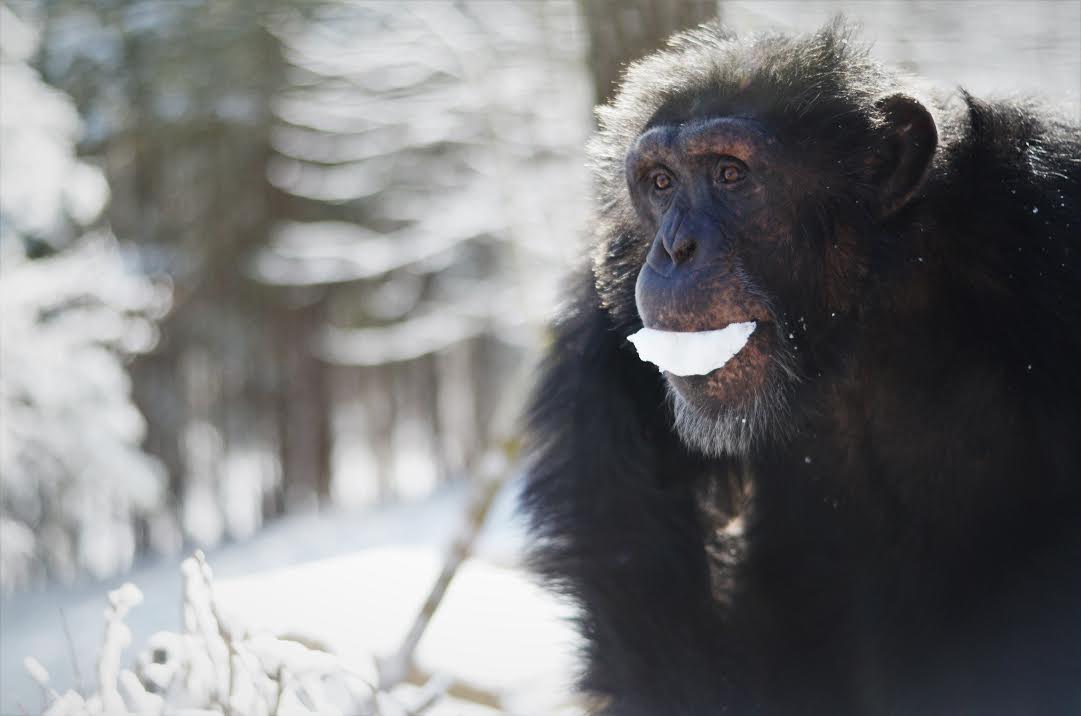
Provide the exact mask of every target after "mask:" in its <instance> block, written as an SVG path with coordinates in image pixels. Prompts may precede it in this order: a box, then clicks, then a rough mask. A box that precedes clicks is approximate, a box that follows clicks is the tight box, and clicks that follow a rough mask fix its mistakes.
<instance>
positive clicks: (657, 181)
mask: <svg viewBox="0 0 1081 716" xmlns="http://www.w3.org/2000/svg"><path fill="white" fill-rule="evenodd" d="M670 186H672V176H671V175H670V174H668V173H667V172H657V173H656V174H654V175H653V188H654V189H656V190H657V191H664V190H665V189H667V188H669V187H670Z"/></svg>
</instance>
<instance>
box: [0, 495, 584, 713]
mask: <svg viewBox="0 0 1081 716" xmlns="http://www.w3.org/2000/svg"><path fill="white" fill-rule="evenodd" d="M465 499H466V492H465V490H464V489H462V488H461V487H460V486H457V487H448V488H446V489H444V490H442V491H440V492H439V493H438V494H436V495H435V496H433V497H432V498H430V499H428V500H424V501H421V502H416V503H411V504H406V505H400V506H395V507H391V508H388V509H383V510H377V511H376V510H373V511H369V512H362V513H355V512H353V513H349V512H340V513H330V514H327V513H323V514H319V515H315V514H312V515H306V516H298V517H294V518H288V519H285V520H282V521H281V522H278V523H276V524H274V525H272V526H270V527H269V528H267V529H266V530H263V531H262V532H260V533H259V534H258V535H257V536H255V537H254V538H252V539H251V540H248V541H245V542H243V543H238V544H232V545H228V546H225V547H222V548H220V549H218V550H215V551H213V552H211V553H210V554H209V555H208V558H207V559H208V561H209V563H210V564H211V566H212V567H213V568H214V573H215V578H216V584H215V590H216V592H215V593H216V598H217V602H218V605H219V608H220V611H221V613H222V615H223V616H224V617H225V618H226V619H227V621H228V622H229V623H230V625H231V626H232V627H233V628H243V629H246V630H250V631H253V632H260V631H264V630H265V631H266V632H268V633H273V634H276V635H288V636H289V637H291V638H301V639H303V640H305V641H306V642H310V643H314V644H319V645H322V646H325V647H327V648H328V649H330V650H331V651H333V652H334V653H336V654H337V655H339V656H341V657H342V659H343V660H344V661H347V662H353V663H361V662H363V661H364V660H365V659H366V658H368V657H370V656H371V655H373V654H374V655H376V656H387V655H389V654H390V653H392V652H393V650H394V649H395V648H396V647H397V646H398V645H399V644H400V642H401V640H402V638H403V637H404V634H405V632H406V631H407V630H408V628H409V626H410V624H411V623H412V620H413V618H414V616H415V615H416V613H417V610H418V609H419V607H420V605H421V603H422V601H423V600H424V598H425V596H426V595H427V592H428V589H429V588H430V586H431V584H432V583H433V582H434V580H435V577H436V575H437V574H438V572H439V569H440V566H441V564H442V555H443V554H444V552H445V549H446V547H447V545H448V544H449V543H450V541H451V539H452V538H453V536H454V535H455V534H456V533H457V530H458V529H459V527H460V523H461V519H462V509H461V508H462V506H463V505H464V501H465ZM522 536H523V535H522V529H521V524H520V523H519V522H518V520H517V519H516V518H515V516H514V515H513V488H511V487H508V488H507V489H504V491H503V493H502V494H501V495H500V497H499V498H498V500H497V502H496V505H495V507H494V509H493V513H492V514H491V516H490V520H489V523H488V525H487V526H486V527H485V529H484V532H483V533H482V537H481V540H480V542H479V545H478V549H477V556H476V557H475V558H474V559H472V560H470V561H468V562H467V563H466V564H465V565H463V567H462V568H461V570H460V571H459V573H458V575H457V577H456V578H455V580H454V582H453V583H452V584H451V587H450V589H449V591H448V593H447V595H446V597H445V599H444V601H443V603H442V604H441V606H440V608H439V611H438V612H437V613H436V616H435V618H434V619H433V621H432V623H431V625H430V626H429V629H428V632H427V633H426V634H425V636H424V638H423V640H422V641H421V643H420V647H419V649H418V654H417V661H418V664H419V666H420V667H421V668H422V669H423V670H425V671H428V672H434V673H442V674H447V675H450V676H453V677H454V678H456V679H459V680H461V681H462V682H465V683H468V684H470V685H475V686H481V687H483V688H485V689H487V690H491V691H497V692H501V693H505V694H508V696H509V699H508V701H507V704H508V705H509V706H512V707H513V712H514V713H516V714H543V713H551V712H552V711H553V709H554V708H555V707H556V705H558V704H560V703H563V702H565V701H566V699H567V694H568V693H569V688H568V685H569V682H570V679H571V678H572V674H573V669H574V654H575V649H576V644H575V637H574V635H573V631H572V629H571V626H570V622H569V620H570V618H571V616H572V610H571V609H570V608H569V606H568V605H566V604H564V603H561V602H559V601H557V600H556V599H554V598H553V597H551V596H550V595H548V594H547V593H545V592H544V591H543V590H541V589H540V588H539V587H537V586H536V585H535V584H534V583H532V581H531V580H530V578H529V577H528V576H527V575H525V574H524V573H523V572H522V571H521V570H520V569H519V568H518V567H517V566H516V561H517V557H518V554H519V552H520V547H521V545H522ZM180 561H181V558H180V557H179V556H178V557H177V558H175V559H167V560H161V561H158V562H155V563H153V564H147V565H144V566H142V567H141V568H139V569H137V570H136V571H135V572H134V573H132V574H130V575H128V576H127V577H125V578H124V579H123V580H120V579H117V580H114V581H112V582H108V583H95V584H83V585H80V586H78V587H75V588H63V587H54V588H52V589H50V590H47V591H41V592H34V593H25V594H21V595H17V596H16V597H14V598H10V599H8V600H7V601H5V602H4V603H3V604H2V608H0V634H2V635H3V639H2V640H0V713H3V714H8V713H12V714H19V713H23V712H25V713H31V714H32V713H36V712H38V711H39V710H40V704H41V692H40V689H39V688H38V686H37V684H36V683H35V682H34V681H33V680H32V679H31V678H30V677H29V675H27V673H26V671H25V669H24V667H23V658H24V657H25V656H29V655H32V656H34V657H36V658H37V659H38V660H39V661H40V662H41V663H42V664H43V665H44V667H45V668H46V669H47V670H48V671H49V673H50V675H51V684H52V685H53V686H54V687H55V688H57V689H58V690H61V691H62V690H63V689H66V688H72V687H77V686H78V685H79V682H80V681H81V682H82V684H83V685H84V686H86V685H90V684H92V682H93V681H94V673H95V662H96V659H97V650H98V649H99V648H100V645H101V641H102V639H101V637H102V633H103V630H104V619H103V616H102V615H103V610H104V608H105V606H106V599H105V594H106V591H107V590H109V589H113V588H116V587H117V586H118V585H119V583H120V582H121V581H130V582H133V583H135V584H136V585H138V586H139V588H140V589H141V590H142V592H143V594H144V600H143V602H142V604H141V605H139V606H137V607H135V608H134V609H133V610H132V611H131V613H130V615H129V616H128V617H127V619H126V622H127V623H128V625H129V626H130V627H131V629H132V632H133V640H132V647H131V648H130V649H129V650H128V651H127V652H126V653H125V662H128V661H130V660H131V659H133V658H134V656H135V654H136V653H137V652H138V650H139V648H140V647H141V646H142V645H143V644H145V642H146V639H147V637H149V636H150V635H151V634H152V633H154V632H157V631H160V630H170V631H178V630H179V629H180V627H181V613H180V612H181V590H182V580H181V576H180V568H179V563H180ZM65 622H66V624H67V628H68V630H69V631H70V634H71V641H70V644H69V642H68V639H67V638H66V637H65V626H64V625H65ZM72 649H74V662H75V664H77V669H76V668H75V666H74V664H73V655H72Z"/></svg>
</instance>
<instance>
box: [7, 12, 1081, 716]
mask: <svg viewBox="0 0 1081 716" xmlns="http://www.w3.org/2000/svg"><path fill="white" fill-rule="evenodd" d="M839 11H843V12H845V13H846V14H847V15H848V16H849V17H851V18H852V19H855V20H857V21H859V22H860V23H862V25H863V26H864V36H865V38H866V39H867V40H869V41H871V42H872V43H873V54H874V55H875V56H876V57H878V58H879V59H881V60H883V61H885V62H888V63H891V64H894V65H895V66H899V67H901V68H902V69H904V70H906V71H910V72H914V73H918V74H921V75H923V76H926V77H928V78H930V79H932V80H934V81H935V82H936V83H938V84H940V85H941V86H943V87H944V88H945V89H946V90H947V91H951V90H956V88H958V87H964V88H966V89H968V90H969V91H971V92H973V93H974V94H976V95H977V96H1005V95H1036V96H1041V97H1044V98H1045V99H1046V100H1047V101H1048V102H1049V103H1051V104H1055V105H1058V106H1059V107H1061V108H1063V109H1065V111H1066V112H1068V113H1070V116H1073V117H1075V118H1076V117H1078V114H1079V90H1081V2H1077V1H1075V0H1064V1H1062V2H1033V1H1031V0H1025V1H1023V2H1022V1H1021V0H1014V1H996V2H964V1H953V2H916V1H906V0H892V1H887V0H881V1H876V2H824V1H804V2H797V1H795V0H792V1H785V2H781V1H779V0H778V1H771V2H750V1H748V0H720V2H715V1H713V0H708V1H707V0H627V1H626V2H616V1H614V0H612V1H608V0H581V1H580V2H574V1H573V0H477V1H452V0H436V1H433V2H353V1H347V0H334V1H331V0H261V1H260V2H258V3H253V2H249V1H248V0H95V2H91V3H87V2H85V1H84V0H37V1H33V2H31V1H26V0H7V2H5V4H3V5H2V6H0V50H2V53H0V62H2V64H0V329H2V334H0V587H2V589H3V592H4V597H3V602H2V603H0V638H2V642H3V643H2V646H0V713H4V714H7V713H23V712H25V713H34V712H36V711H37V709H36V707H26V706H25V704H26V703H28V702H33V703H37V701H35V700H34V699H36V698H37V696H36V691H37V689H38V687H37V685H35V683H34V681H33V680H31V679H29V678H28V677H27V676H26V675H25V674H24V673H23V669H22V658H23V656H25V655H28V654H35V655H37V656H38V657H39V658H40V659H41V661H42V663H44V664H45V665H46V666H47V667H49V669H50V671H52V672H53V674H54V680H58V681H60V682H61V683H62V684H63V685H64V686H67V685H68V684H67V682H71V681H74V680H77V678H78V676H79V672H80V670H82V671H86V672H89V671H92V667H91V664H92V663H93V659H94V654H95V652H94V649H95V648H96V647H97V641H98V638H97V634H98V632H100V630H101V620H100V605H101V603H102V598H101V596H100V595H101V593H102V591H103V588H104V587H106V586H107V587H112V586H115V584H117V583H119V582H120V581H122V580H123V579H133V581H136V582H137V583H141V584H142V585H143V587H144V591H145V592H148V593H151V594H152V593H154V591H155V590H156V589H157V590H160V591H161V592H162V593H169V594H172V593H174V592H179V587H178V586H177V584H178V578H177V577H176V576H175V575H176V568H177V564H178V563H179V561H180V559H181V557H182V556H184V555H186V554H188V553H190V551H191V550H192V549H194V548H197V547H199V548H203V549H206V550H208V551H209V554H210V558H211V562H212V563H214V564H215V566H216V567H217V569H218V573H219V575H225V576H231V577H236V578H241V577H243V576H244V575H251V574H255V573H260V572H263V571H266V570H271V569H275V568H282V567H285V566H288V565H297V564H305V563H308V562H312V561H315V560H318V559H323V558H328V557H333V556H336V555H345V554H354V553H357V552H359V551H362V550H365V549H373V548H376V547H385V546H387V545H400V544H425V545H430V546H432V547H434V548H440V549H441V548H443V547H445V546H446V544H447V543H448V541H449V540H450V538H451V537H452V536H453V535H454V534H455V533H457V531H460V530H462V529H465V530H466V531H467V532H468V530H469V526H468V525H469V520H468V519H466V518H464V517H462V515H463V513H464V512H465V511H466V508H467V506H468V505H469V504H471V503H470V500H471V498H470V494H471V492H470V490H471V487H470V486H471V485H473V484H476V483H477V482H484V481H485V480H487V481H488V482H487V483H486V484H488V483H492V482H493V481H495V483H498V484H497V487H498V489H497V493H498V494H497V495H496V499H495V507H494V508H493V510H492V511H491V512H490V513H488V514H487V520H488V523H489V524H488V526H487V527H486V528H485V530H486V532H485V534H484V535H483V538H482V539H481V543H480V546H479V547H477V548H476V549H475V550H473V551H474V552H475V554H474V557H475V558H477V559H480V560H487V561H488V562H490V563H492V564H498V565H500V566H501V567H502V568H506V569H509V570H517V568H518V567H517V565H518V556H519V552H520V549H519V548H520V544H521V527H520V525H519V524H518V523H517V522H516V521H515V518H514V516H513V491H514V478H515V476H516V475H517V473H518V472H519V470H518V469H517V462H516V460H517V452H516V445H517V439H518V433H517V418H518V415H519V413H520V410H521V408H522V405H523V394H524V391H526V390H527V389H528V384H529V380H530V376H531V371H532V367H533V366H534V364H535V362H536V360H537V359H538V357H539V355H540V352H541V350H542V348H543V345H544V342H545V335H546V333H545V326H546V323H547V321H548V320H549V319H550V318H551V317H552V316H553V315H555V312H556V311H557V309H558V306H559V298H560V293H559V291H560V287H561V278H562V277H564V276H565V275H566V274H567V272H568V271H569V270H570V269H571V268H572V267H573V266H574V265H576V264H577V263H578V262H579V261H580V258H581V256H582V248H583V246H584V241H585V237H586V219H587V215H588V210H589V194H590V187H589V177H588V174H587V172H586V170H585V167H584V159H583V145H584V143H585V141H586V139H587V137H588V136H589V134H590V132H591V130H592V127H593V120H592V115H591V109H592V107H593V106H594V105H595V104H596V103H598V102H601V101H603V100H604V99H605V98H606V97H608V96H609V94H610V92H611V90H612V87H613V82H615V81H616V80H617V78H618V75H619V72H620V68H621V67H622V66H624V65H625V64H626V63H627V62H628V61H631V60H633V59H635V58H637V57H640V56H641V55H643V54H645V53H648V52H649V51H651V50H653V49H655V48H656V47H658V46H659V44H660V43H661V42H662V41H663V38H664V37H666V36H667V35H668V34H670V33H671V32H672V31H675V30H678V29H682V28H685V27H690V26H693V25H695V24H697V23H699V22H702V21H705V20H707V19H709V18H711V17H713V16H715V15H717V14H719V15H720V16H721V17H722V18H723V19H724V20H725V21H726V22H727V23H728V24H729V25H730V26H731V27H733V28H734V29H736V30H737V31H739V32H748V31H756V30H762V29H782V30H798V31H806V30H811V29H814V28H815V27H817V26H818V25H820V24H822V23H823V22H824V21H826V20H827V19H829V18H830V17H831V16H832V15H833V14H835V13H837V12H839ZM493 456H500V457H501V458H502V459H503V460H504V466H503V467H501V468H499V469H498V470H496V469H489V467H486V465H487V464H488V462H490V461H491V459H492V457H493ZM486 461H487V462H486ZM488 473H492V474H489V475H488V477H485V475H486V474H488ZM495 473H498V476H495ZM503 482H505V483H506V486H504V485H503ZM482 514H484V513H482ZM463 524H464V525H465V527H463V526H462V525H463ZM418 564H419V563H418ZM425 564H427V563H425ZM407 565H408V563H407V562H400V563H399V573H398V575H397V576H393V577H392V579H398V578H399V577H400V578H403V579H405V578H406V577H407V576H408V575H405V576H403V575H404V572H403V571H402V570H405V571H408V566H407ZM418 569H420V570H421V571H423V570H428V572H424V574H428V573H429V572H430V573H431V577H432V578H433V579H434V575H435V574H436V573H437V572H438V563H434V564H433V565H428V566H424V567H420V566H418ZM132 575H135V576H134V577H133V576H132ZM414 581H418V584H417V586H416V589H415V591H417V594H416V595H415V598H416V599H417V600H422V599H423V598H424V595H425V591H426V589H427V586H425V582H426V578H421V579H419V580H414ZM326 589H327V590H329V591H331V592H336V591H338V590H339V589H343V590H344V588H342V587H338V586H334V585H333V584H331V585H328V586H327V587H326ZM403 589H405V588H404V587H400V586H398V587H395V588H394V590H392V591H394V592H395V593H397V594H401V593H402V590H403ZM343 593H344V591H343ZM282 599H283V600H285V601H283V602H282V603H283V604H292V603H291V602H288V600H286V598H285V597H284V596H283V597H282ZM299 599H300V602H299V603H301V604H310V597H309V598H307V599H306V598H304V597H303V596H301V597H299ZM409 599H413V596H410V597H409ZM148 601H150V600H149V598H148ZM174 601H175V599H174ZM407 601H408V600H407ZM410 603H411V602H410ZM418 604H419V602H418ZM289 609H293V607H292V606H290V607H289ZM175 612H176V606H175V604H174V603H170V604H168V605H164V606H162V607H160V608H158V609H156V610H155V609H148V610H146V612H145V615H144V616H143V617H140V618H139V619H136V620H135V622H134V623H133V628H135V630H136V633H137V634H139V633H143V632H147V633H148V632H150V631H152V630H154V629H158V628H163V625H164V626H170V625H171V624H172V622H175V621H176V617H175ZM513 617H514V613H513V611H512V612H508V618H510V619H513ZM270 618H272V617H269V616H268V619H270ZM403 618H405V617H403ZM133 619H134V616H133ZM340 621H341V618H339V622H340ZM330 628H331V630H333V629H332V627H330ZM518 645H519V646H521V643H520V642H519V643H518ZM451 651H453V649H451ZM565 652H566V653H567V654H568V657H567V658H569V650H565ZM502 658H504V659H507V658H509V659H514V658H515V657H514V654H513V653H510V654H507V655H504V656H503V657H502ZM523 660H526V659H525V657H523ZM81 662H85V664H84V665H83V666H82V667H81V669H80V663H81ZM31 694H33V695H31ZM16 702H18V704H20V706H19V707H18V708H16V705H15V704H16ZM20 709H21V710H20Z"/></svg>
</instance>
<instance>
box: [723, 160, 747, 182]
mask: <svg viewBox="0 0 1081 716" xmlns="http://www.w3.org/2000/svg"><path fill="white" fill-rule="evenodd" d="M746 174H747V170H746V169H745V168H744V167H743V165H742V164H738V163H736V162H735V161H734V160H731V159H727V160H722V161H721V163H720V165H719V166H718V168H717V178H718V180H719V181H720V182H721V183H722V184H735V183H736V182H738V181H739V180H740V179H742V178H743V177H744V176H746Z"/></svg>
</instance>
